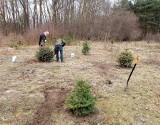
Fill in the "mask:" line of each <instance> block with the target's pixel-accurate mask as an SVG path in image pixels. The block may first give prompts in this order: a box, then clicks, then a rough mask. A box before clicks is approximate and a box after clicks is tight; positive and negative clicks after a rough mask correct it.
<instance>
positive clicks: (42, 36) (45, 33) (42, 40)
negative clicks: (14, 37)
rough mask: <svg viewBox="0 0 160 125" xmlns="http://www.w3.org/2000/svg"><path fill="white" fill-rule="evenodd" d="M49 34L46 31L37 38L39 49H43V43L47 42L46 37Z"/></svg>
mask: <svg viewBox="0 0 160 125" xmlns="http://www.w3.org/2000/svg"><path fill="white" fill-rule="evenodd" d="M48 34H49V32H48V31H45V32H43V33H42V34H41V35H40V37H39V47H43V45H44V43H45V42H46V41H47V40H46V36H47V35H48Z"/></svg>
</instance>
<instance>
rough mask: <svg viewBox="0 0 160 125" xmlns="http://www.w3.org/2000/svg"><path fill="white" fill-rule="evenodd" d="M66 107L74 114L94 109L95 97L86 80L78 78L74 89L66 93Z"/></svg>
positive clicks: (81, 113) (90, 111)
mask: <svg viewBox="0 0 160 125" xmlns="http://www.w3.org/2000/svg"><path fill="white" fill-rule="evenodd" d="M65 103H66V107H67V108H68V109H69V110H70V111H71V112H72V113H73V114H75V115H79V116H82V115H88V114H91V113H93V112H94V111H95V97H94V96H93V95H92V93H91V86H90V85H89V83H88V82H87V81H84V80H79V81H77V83H76V87H75V90H74V91H73V92H71V93H70V94H69V95H68V98H67V100H66V102H65Z"/></svg>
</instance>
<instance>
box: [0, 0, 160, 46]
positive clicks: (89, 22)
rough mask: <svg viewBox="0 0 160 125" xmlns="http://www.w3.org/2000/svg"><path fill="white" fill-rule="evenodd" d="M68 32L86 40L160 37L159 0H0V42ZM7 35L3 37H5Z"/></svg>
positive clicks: (28, 39)
mask: <svg viewBox="0 0 160 125" xmlns="http://www.w3.org/2000/svg"><path fill="white" fill-rule="evenodd" d="M45 30H48V31H49V32H50V36H49V38H50V39H51V40H52V39H54V38H56V37H60V36H61V37H62V36H63V37H64V36H70V37H72V38H75V39H86V40H118V41H128V40H142V39H147V40H154V41H159V40H160V0H119V1H117V2H114V3H113V2H112V1H111V0H1V1H0V37H1V43H3V42H6V40H7V41H10V40H14V39H20V40H23V41H29V42H31V43H37V40H38V36H39V34H40V33H42V32H43V31H45ZM6 36H7V38H6Z"/></svg>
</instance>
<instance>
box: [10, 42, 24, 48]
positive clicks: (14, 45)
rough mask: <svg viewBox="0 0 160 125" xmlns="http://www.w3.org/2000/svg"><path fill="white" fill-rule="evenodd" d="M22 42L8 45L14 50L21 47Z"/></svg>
mask: <svg viewBox="0 0 160 125" xmlns="http://www.w3.org/2000/svg"><path fill="white" fill-rule="evenodd" d="M23 45H24V44H23V42H22V41H20V40H19V41H12V43H11V44H10V47H11V48H15V49H19V48H21V47H22V46H23Z"/></svg>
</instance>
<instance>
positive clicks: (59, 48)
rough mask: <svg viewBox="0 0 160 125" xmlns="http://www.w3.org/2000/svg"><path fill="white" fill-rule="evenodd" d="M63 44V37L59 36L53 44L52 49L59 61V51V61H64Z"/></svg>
mask: <svg viewBox="0 0 160 125" xmlns="http://www.w3.org/2000/svg"><path fill="white" fill-rule="evenodd" d="M65 44H66V43H65V42H64V41H63V39H61V38H60V39H57V42H56V44H55V49H54V52H55V55H56V61H57V62H59V53H60V59H61V62H64V60H63V47H64V46H65Z"/></svg>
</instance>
